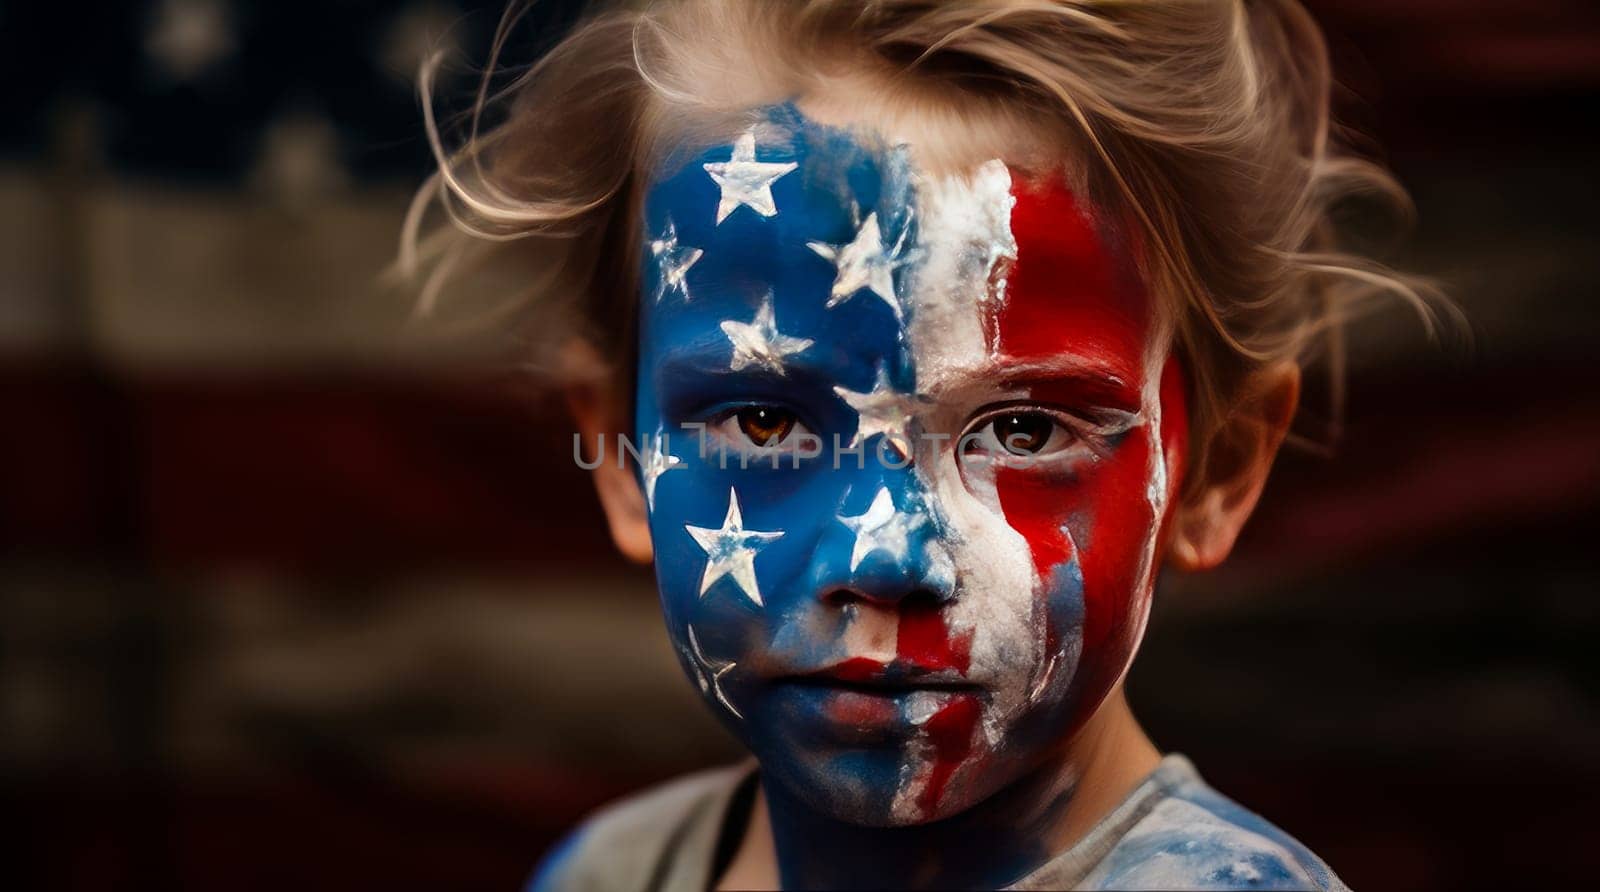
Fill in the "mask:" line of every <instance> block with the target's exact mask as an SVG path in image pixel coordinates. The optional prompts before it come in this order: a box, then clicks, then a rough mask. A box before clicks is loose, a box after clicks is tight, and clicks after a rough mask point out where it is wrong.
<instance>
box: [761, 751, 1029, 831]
mask: <svg viewBox="0 0 1600 892" xmlns="http://www.w3.org/2000/svg"><path fill="white" fill-rule="evenodd" d="M756 756H757V758H758V759H759V760H760V762H761V770H762V774H763V775H764V777H766V778H767V779H769V781H772V782H776V783H779V784H782V785H783V790H784V792H785V793H786V794H787V796H789V797H792V798H794V799H798V800H799V801H800V802H801V803H803V804H804V805H805V806H807V807H808V808H810V809H812V810H813V811H816V812H819V813H821V814H824V815H827V816H829V817H832V818H834V819H835V820H839V821H844V822H847V823H851V824H859V825H862V826H866V827H909V826H914V825H918V824H927V823H931V822H933V821H938V820H942V819H944V818H949V817H952V816H954V815H957V814H960V813H961V812H963V811H966V810H967V809H968V808H971V807H972V806H973V805H975V804H977V803H978V802H981V801H983V800H984V799H986V798H987V797H989V796H990V795H993V794H994V793H995V792H996V791H997V790H998V789H999V788H1000V787H1001V786H1003V781H1002V780H1001V779H1000V778H997V777H995V774H996V772H995V771H994V770H993V767H994V766H993V762H992V759H991V754H988V753H977V752H974V753H971V754H970V755H969V757H968V758H967V759H964V760H962V761H960V762H957V763H954V764H951V765H946V766H942V770H941V767H939V766H935V765H934V764H933V763H931V762H929V761H928V760H927V759H926V758H924V757H923V756H921V755H920V754H919V753H917V752H915V751H913V750H908V749H906V748H902V747H893V746H885V747H881V748H868V749H853V750H837V751H832V752H796V751H795V750H794V749H792V748H790V747H780V748H779V751H776V752H774V751H765V752H764V751H762V750H761V749H757V750H756Z"/></svg>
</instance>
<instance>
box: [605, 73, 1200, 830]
mask: <svg viewBox="0 0 1600 892" xmlns="http://www.w3.org/2000/svg"><path fill="white" fill-rule="evenodd" d="M643 222H644V230H645V231H644V235H643V244H644V249H643V250H642V251H641V252H640V255H641V262H642V276H641V287H640V301H639V307H640V313H641V325H640V340H639V356H640V364H639V370H640V371H639V376H638V380H637V389H636V419H635V427H636V436H637V438H638V440H640V441H641V442H642V443H643V445H644V449H643V454H642V460H641V462H640V467H641V480H642V483H643V486H644V489H645V492H646V494H647V496H648V499H649V503H650V505H651V529H652V536H653V539H654V543H655V550H656V567H657V577H658V581H659V584H660V589H661V596H662V603H663V608H664V611H665V615H666V619H667V623H668V629H669V632H670V634H671V635H672V637H673V640H674V642H675V643H676V645H677V649H678V651H679V653H680V655H681V657H682V661H683V663H684V665H685V667H686V669H687V670H688V671H689V673H690V675H691V677H692V678H693V679H694V681H695V682H696V684H697V686H698V687H699V688H700V690H701V691H702V693H703V694H704V695H705V697H706V699H707V700H708V702H709V703H711V704H712V705H713V708H715V709H716V710H718V712H719V714H721V715H722V716H724V717H725V718H726V719H727V720H728V722H729V725H730V727H731V728H732V729H733V730H734V731H735V733H737V734H738V735H739V736H740V737H741V739H743V740H744V741H745V743H746V744H748V745H749V746H750V748H751V749H752V751H754V752H755V753H756V755H757V756H758V757H759V758H760V760H761V762H762V765H763V768H764V770H765V771H767V772H769V773H771V774H772V776H774V777H775V778H777V779H778V780H779V781H781V782H783V783H784V784H785V786H786V787H787V788H789V789H792V790H794V791H797V795H800V796H802V797H804V798H805V799H807V800H808V801H810V802H812V803H813V804H814V805H817V806H819V807H823V808H826V809H827V810H828V811H829V812H830V813H832V814H838V815H847V816H852V817H853V818H854V819H857V820H860V821H862V822H867V823H877V824H884V823H905V822H913V821H923V820H928V819H931V818H936V817H939V816H942V815H948V814H951V813H953V812H955V811H958V810H960V809H961V808H963V807H965V806H966V805H967V804H970V803H971V802H973V801H975V800H976V799H979V798H982V797H984V796H986V795H988V794H989V793H990V792H993V790H994V789H995V788H996V787H998V786H999V785H1001V784H1004V783H1005V782H1006V781H1007V780H1009V779H1010V778H1011V777H1014V776H1015V774H1016V773H1017V772H1019V771H1021V770H1022V768H1023V766H1025V765H1027V764H1028V763H1029V761H1030V760H1031V759H1034V758H1035V757H1036V756H1037V754H1038V753H1039V752H1041V751H1042V748H1045V747H1048V746H1050V745H1052V744H1053V743H1055V742H1056V741H1059V740H1060V739H1061V738H1062V736H1063V735H1065V734H1068V733H1070V732H1071V730H1072V729H1073V728H1074V727H1075V726H1076V725H1077V724H1078V723H1080V722H1081V721H1082V719H1083V718H1084V717H1085V716H1086V715H1088V714H1089V713H1090V712H1092V711H1093V709H1094V708H1095V707H1096V706H1097V705H1098V704H1099V702H1100V700H1101V699H1102V698H1103V697H1104V696H1105V694H1106V693H1107V691H1109V689H1110V688H1111V687H1112V686H1113V685H1114V684H1115V683H1116V682H1117V681H1119V680H1120V677H1121V675H1122V673H1123V672H1124V671H1125V669H1126V666H1127V664H1128V661H1129V660H1130V659H1131V656H1132V652H1133V649H1134V647H1135V646H1136V644H1137V641H1138V638H1139V635H1140V634H1141V632H1142V628H1143V624H1144V620H1145V616H1146V613H1147V609H1148V600H1149V594H1150V587H1151V583H1152V581H1153V575H1154V571H1155V554H1156V548H1157V542H1158V539H1159V534H1160V527H1161V521H1162V518H1163V516H1164V514H1165V508H1166V505H1167V504H1168V502H1169V500H1170V498H1171V495H1172V490H1173V487H1174V486H1175V481H1176V479H1177V478H1178V475H1179V471H1180V462H1181V442H1182V434H1183V426H1184V417H1183V399H1182V386H1181V376H1180V373H1179V370H1178V368H1177V366H1176V364H1175V363H1173V362H1170V361H1169V360H1168V358H1167V352H1168V351H1167V342H1166V335H1165V333H1164V330H1163V327H1162V326H1161V325H1160V324H1159V319H1158V318H1157V317H1156V315H1155V313H1154V310H1153V306H1152V304H1151V302H1150V301H1149V300H1148V298H1147V297H1146V295H1145V292H1144V289H1143V287H1142V285H1141V284H1140V279H1139V277H1138V275H1137V274H1136V272H1135V268H1134V265H1133V251H1132V250H1131V249H1130V247H1129V246H1128V245H1126V244H1124V243H1121V242H1119V241H1118V240H1117V238H1116V233H1117V232H1118V228H1117V227H1114V226H1110V225H1108V224H1107V221H1105V220H1103V219H1099V218H1098V217H1097V216H1096V215H1095V214H1094V213H1093V211H1092V209H1090V208H1089V207H1088V206H1087V205H1086V204H1084V203H1083V202H1081V201H1080V200H1079V199H1078V198H1077V196H1076V195H1075V194H1074V193H1073V192H1072V191H1071V190H1070V189H1068V188H1067V187H1066V186H1065V185H1063V183H1062V180H1061V179H1060V177H1059V175H1050V174H1047V173H1043V172H1029V171H1022V170H1020V169H1013V168H1012V167H1010V166H1008V165H1007V164H1006V163H1005V162H1004V161H1002V160H998V159H996V160H989V161H985V162H981V163H976V164H973V165H971V166H969V167H966V168H962V169H956V170H948V171H943V170H941V171H931V170H926V169H922V168H919V167H918V154H917V149H916V146H915V145H904V144H899V143H897V141H896V140H895V139H894V138H893V137H892V136H884V135H882V134H877V133H874V132H871V131H869V130H860V129H856V130H852V129H847V128H836V127H830V126H825V125H822V124H819V123H817V122H815V121H812V120H810V119H808V118H807V117H806V116H805V115H804V114H803V113H802V112H801V111H800V110H798V109H797V108H795V107H794V106H792V105H785V106H778V107H773V108H770V109H766V110H765V111H764V112H763V113H762V115H761V117H760V120H759V121H758V122H757V123H756V124H755V126H752V127H751V128H750V129H748V130H746V131H744V132H743V133H738V134H734V135H733V136H732V138H731V139H730V141H729V142H728V143H727V144H723V145H719V146H713V147H711V148H709V149H706V150H704V151H702V152H698V153H696V152H694V151H690V152H687V153H685V154H684V155H683V156H682V157H677V158H673V159H670V160H668V161H667V162H665V163H663V164H662V165H661V167H660V169H659V172H658V175H657V176H656V178H655V179H654V181H653V182H652V184H651V185H650V187H649V190H648V193H647V196H646V201H645V213H644V221H643Z"/></svg>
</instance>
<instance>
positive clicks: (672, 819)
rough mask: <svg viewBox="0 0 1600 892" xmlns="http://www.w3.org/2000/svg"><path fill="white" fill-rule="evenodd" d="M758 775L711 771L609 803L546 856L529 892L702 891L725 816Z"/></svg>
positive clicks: (732, 769)
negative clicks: (742, 787) (737, 793)
mask: <svg viewBox="0 0 1600 892" xmlns="http://www.w3.org/2000/svg"><path fill="white" fill-rule="evenodd" d="M753 771H754V765H753V764H752V763H750V762H744V763H739V764H735V765H727V766H723V767H720V768H712V769H708V770H705V771H700V772H696V773H694V774H689V775H685V776H683V777H679V778H674V779H672V780H669V781H666V782H664V783H661V784H659V785H657V786H654V787H651V788H649V789H646V790H644V791H643V792H640V793H635V794H633V795H631V796H627V797H625V798H623V799H620V800H618V801H616V802H613V803H611V804H609V805H606V806H604V807H603V808H601V809H599V810H598V811H596V812H594V813H593V814H591V815H590V816H589V817H588V818H586V819H585V820H584V822H583V823H582V824H580V825H579V826H578V828H577V829H576V830H574V831H572V832H571V833H570V834H568V835H567V837H566V838H565V839H563V840H562V841H561V842H559V843H557V844H556V845H555V847H554V848H552V849H551V850H550V852H549V853H548V854H547V855H545V857H544V860H543V862H542V863H541V864H540V865H539V868H538V870H536V871H535V872H534V876H533V880H532V881H531V882H530V883H529V885H528V890H529V892H547V890H554V892H559V890H566V889H618V890H627V889H677V888H696V887H698V888H704V887H705V885H706V883H707V882H708V878H704V877H701V876H700V874H703V873H705V872H706V871H707V870H709V868H710V863H711V856H712V853H713V851H714V849H715V847H716V845H717V838H718V834H719V831H720V830H721V824H722V816H723V812H724V811H725V810H726V808H727V804H728V802H729V801H730V800H731V799H732V798H733V795H734V792H735V791H736V790H737V788H738V786H739V784H740V782H741V781H743V780H744V779H745V778H746V777H748V776H750V774H751V773H752V772H753Z"/></svg>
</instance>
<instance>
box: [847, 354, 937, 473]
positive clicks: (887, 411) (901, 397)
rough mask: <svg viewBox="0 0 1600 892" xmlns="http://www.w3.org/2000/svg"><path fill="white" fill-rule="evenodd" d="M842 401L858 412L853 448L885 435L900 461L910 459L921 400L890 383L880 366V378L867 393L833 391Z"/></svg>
mask: <svg viewBox="0 0 1600 892" xmlns="http://www.w3.org/2000/svg"><path fill="white" fill-rule="evenodd" d="M833 392H834V393H837V394H838V395H839V398H840V399H842V400H844V401H845V402H846V403H848V404H849V406H850V408H852V409H854V410H856V414H857V415H858V416H859V418H858V419H857V421H856V435H855V436H854V437H853V438H851V440H850V445H851V446H859V445H860V444H862V443H863V442H865V441H866V440H867V439H868V438H869V437H872V436H874V435H876V434H883V435H884V436H885V437H886V438H888V440H889V442H890V443H891V444H892V445H893V446H894V448H895V449H896V450H898V451H899V453H900V457H901V458H908V457H910V455H911V452H910V449H911V422H912V420H913V417H914V413H915V412H916V408H917V403H918V402H919V400H918V399H917V397H916V396H915V395H914V394H909V393H901V392H900V391H898V390H895V389H894V385H892V384H890V383H889V373H888V372H887V371H885V369H884V367H883V366H881V365H880V366H878V378H877V380H876V381H874V382H873V385H872V389H871V390H869V391H867V392H866V393H859V392H857V391H854V390H846V389H844V388H843V387H835V388H833Z"/></svg>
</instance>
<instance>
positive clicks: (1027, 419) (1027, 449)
mask: <svg viewBox="0 0 1600 892" xmlns="http://www.w3.org/2000/svg"><path fill="white" fill-rule="evenodd" d="M992 423H993V424H994V436H995V439H997V440H999V441H1000V445H1001V446H1003V447H1004V448H1005V450H1006V451H1007V452H1009V453H1011V454H1012V455H1036V454H1038V452H1039V450H1041V449H1043V448H1044V447H1045V444H1046V443H1049V442H1050V432H1051V431H1052V430H1054V429H1055V426H1056V424H1055V421H1054V420H1052V419H1051V418H1049V417H1048V416H1045V415H1040V414H1037V413H1033V412H1012V413H1008V414H1005V415H1001V416H1000V417H998V418H996V419H995V420H994V421H993V422H992Z"/></svg>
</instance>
